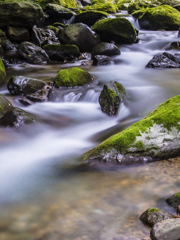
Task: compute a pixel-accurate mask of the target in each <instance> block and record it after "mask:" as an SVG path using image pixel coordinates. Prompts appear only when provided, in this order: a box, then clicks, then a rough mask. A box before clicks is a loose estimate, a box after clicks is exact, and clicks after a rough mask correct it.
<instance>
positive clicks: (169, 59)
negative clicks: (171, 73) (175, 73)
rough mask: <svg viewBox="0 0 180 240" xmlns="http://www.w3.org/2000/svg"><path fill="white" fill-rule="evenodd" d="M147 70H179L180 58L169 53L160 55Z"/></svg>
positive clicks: (155, 56)
mask: <svg viewBox="0 0 180 240" xmlns="http://www.w3.org/2000/svg"><path fill="white" fill-rule="evenodd" d="M146 67H147V68H179V67H180V58H179V57H178V56H177V55H172V54H170V53H168V52H164V53H158V54H156V55H154V57H153V58H152V59H151V60H150V61H149V62H148V64H147V65H146Z"/></svg>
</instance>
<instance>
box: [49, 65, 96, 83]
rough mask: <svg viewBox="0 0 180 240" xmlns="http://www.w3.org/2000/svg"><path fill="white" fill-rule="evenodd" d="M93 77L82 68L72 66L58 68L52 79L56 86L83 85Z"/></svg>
mask: <svg viewBox="0 0 180 240" xmlns="http://www.w3.org/2000/svg"><path fill="white" fill-rule="evenodd" d="M92 81H93V77H92V75H91V74H90V73H88V72H86V71H84V70H83V69H80V68H77V67H73V68H69V69H63V70H60V71H59V73H58V74H57V76H56V77H55V79H54V84H55V86H56V87H74V86H83V85H85V84H89V83H92Z"/></svg>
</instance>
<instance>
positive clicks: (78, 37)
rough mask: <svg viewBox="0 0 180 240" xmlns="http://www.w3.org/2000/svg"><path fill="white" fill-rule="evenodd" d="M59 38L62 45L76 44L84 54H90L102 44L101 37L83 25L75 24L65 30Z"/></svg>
mask: <svg viewBox="0 0 180 240" xmlns="http://www.w3.org/2000/svg"><path fill="white" fill-rule="evenodd" d="M58 38H59V41H60V42H61V43H64V44H75V45H76V46H78V48H79V50H80V51H82V52H86V51H87V52H90V51H91V50H92V48H93V47H94V46H96V45H97V44H98V43H100V39H99V37H98V36H97V35H96V34H95V33H94V32H92V31H91V29H90V28H89V27H88V26H87V25H85V24H83V23H75V24H71V25H69V26H67V27H65V28H63V29H62V30H61V32H60V33H59V35H58Z"/></svg>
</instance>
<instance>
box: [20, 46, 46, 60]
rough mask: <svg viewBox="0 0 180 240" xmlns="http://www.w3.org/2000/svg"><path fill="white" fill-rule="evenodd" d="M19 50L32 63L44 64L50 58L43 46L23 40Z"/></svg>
mask: <svg viewBox="0 0 180 240" xmlns="http://www.w3.org/2000/svg"><path fill="white" fill-rule="evenodd" d="M18 51H19V55H20V56H21V57H22V58H23V59H25V60H26V61H27V62H29V63H32V64H42V63H43V62H46V61H48V59H49V58H48V55H47V53H46V52H45V51H44V50H43V49H42V48H40V47H39V46H37V45H35V44H33V43H30V42H22V43H21V44H20V45H19V50H18Z"/></svg>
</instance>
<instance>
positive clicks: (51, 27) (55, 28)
mask: <svg viewBox="0 0 180 240" xmlns="http://www.w3.org/2000/svg"><path fill="white" fill-rule="evenodd" d="M46 28H48V29H51V30H53V32H54V33H55V34H56V35H57V34H58V32H59V29H58V28H57V27H54V26H51V25H49V26H47V27H46Z"/></svg>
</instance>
